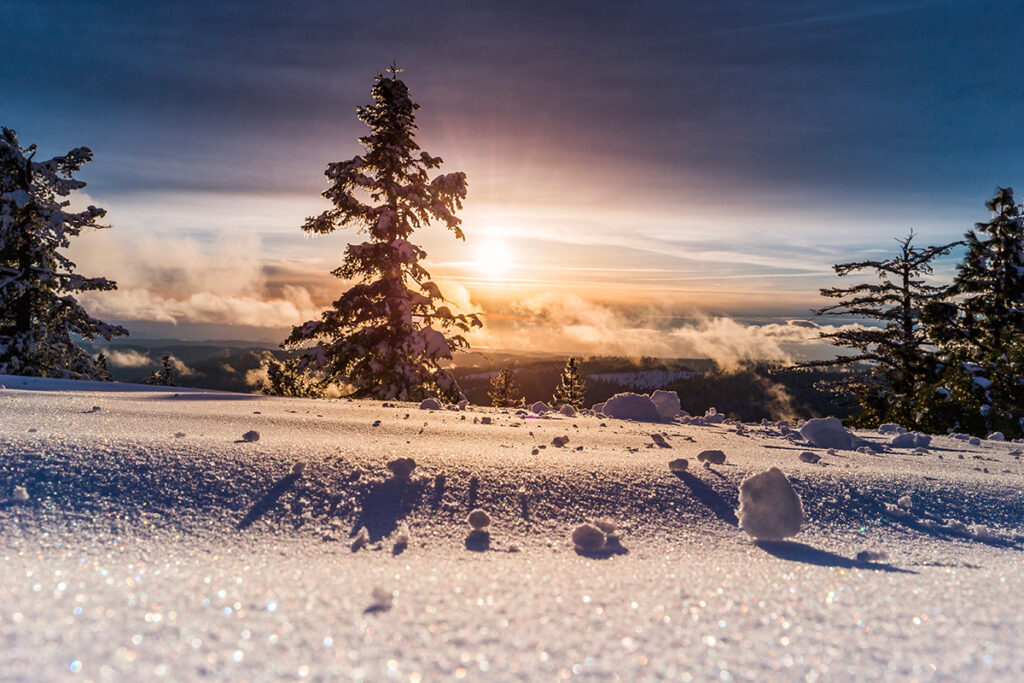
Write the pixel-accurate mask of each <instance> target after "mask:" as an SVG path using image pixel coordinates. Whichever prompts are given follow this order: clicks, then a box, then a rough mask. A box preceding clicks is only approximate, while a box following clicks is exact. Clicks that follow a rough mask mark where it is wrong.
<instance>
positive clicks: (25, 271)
mask: <svg viewBox="0 0 1024 683" xmlns="http://www.w3.org/2000/svg"><path fill="white" fill-rule="evenodd" d="M35 155H36V146H35V145H29V146H28V147H25V148H23V147H22V146H21V143H20V142H19V140H18V136H17V135H16V134H15V132H14V131H13V130H11V129H9V128H3V129H0V373H4V374H11V375H33V376H38V377H63V378H69V379H92V378H96V377H97V372H98V370H97V366H96V361H95V359H93V358H92V356H90V355H89V354H87V353H86V352H85V351H83V350H82V349H81V348H80V347H79V346H78V344H77V343H75V340H74V337H81V338H83V339H89V340H92V339H95V338H96V337H103V338H104V339H106V340H108V341H109V340H110V339H111V338H112V337H115V336H118V335H122V334H128V330H126V329H124V328H123V327H119V326H117V325H110V324H107V323H104V322H102V321H99V320H97V319H95V318H93V317H92V316H90V315H89V314H88V313H87V312H86V311H85V309H84V308H82V306H81V305H80V304H79V303H78V301H76V300H75V298H74V296H73V294H75V293H77V292H85V291H94V290H110V289H115V288H116V283H114V282H112V281H110V280H107V279H106V278H101V277H96V278H87V277H82V276H81V275H78V274H76V273H75V272H74V270H75V264H74V263H72V262H71V261H70V260H69V259H68V258H67V257H65V256H64V255H63V254H61V253H60V251H59V250H61V249H66V248H67V247H68V246H70V243H71V238H72V237H77V236H78V235H79V234H81V232H82V230H85V229H86V228H105V227H107V226H105V225H101V224H100V223H99V222H98V221H99V219H101V218H102V217H103V216H104V215H105V213H106V212H105V211H104V210H103V209H99V208H96V207H95V206H89V207H88V208H86V209H85V210H84V211H78V212H73V211H69V210H68V206H69V203H70V202H69V200H67V199H65V198H66V197H68V196H69V195H70V194H71V193H72V192H73V191H75V190H79V189H81V188H83V187H85V183H84V182H82V181H80V180H76V179H74V178H73V177H72V175H73V174H74V173H76V172H77V171H78V170H79V169H81V167H82V165H83V164H86V163H88V162H89V161H91V160H92V152H91V151H89V150H88V149H87V148H85V147H78V148H76V149H73V150H71V151H70V152H68V153H67V154H65V155H64V156H58V157H54V158H52V159H48V160H46V161H36V160H35Z"/></svg>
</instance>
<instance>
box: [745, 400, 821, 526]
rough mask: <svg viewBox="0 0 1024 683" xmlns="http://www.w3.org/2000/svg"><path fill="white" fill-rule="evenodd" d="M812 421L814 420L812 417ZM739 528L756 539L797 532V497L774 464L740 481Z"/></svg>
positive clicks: (799, 511)
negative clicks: (764, 470) (768, 468)
mask: <svg viewBox="0 0 1024 683" xmlns="http://www.w3.org/2000/svg"><path fill="white" fill-rule="evenodd" d="M837 421H838V420H837ZM812 422H813V420H812ZM736 515H737V517H739V520H740V528H741V529H743V530H744V531H746V532H747V533H748V534H750V535H751V536H753V537H754V538H758V539H765V540H773V539H781V538H786V537H787V536H792V535H794V534H796V533H797V532H798V531H800V524H801V522H803V519H804V509H803V505H801V503H800V496H798V495H797V493H796V491H794V490H793V487H792V486H791V485H790V483H789V480H788V479H786V475H785V474H783V473H782V471H781V470H780V469H778V468H776V467H773V468H771V469H770V470H768V471H767V472H762V473H761V474H755V475H754V476H752V477H748V478H746V479H744V480H743V483H742V484H740V507H739V510H737V511H736Z"/></svg>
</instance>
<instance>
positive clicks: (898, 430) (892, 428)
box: [878, 423, 907, 434]
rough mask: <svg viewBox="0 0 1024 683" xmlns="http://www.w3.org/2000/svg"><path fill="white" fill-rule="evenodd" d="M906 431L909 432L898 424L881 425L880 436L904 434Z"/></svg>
mask: <svg viewBox="0 0 1024 683" xmlns="http://www.w3.org/2000/svg"><path fill="white" fill-rule="evenodd" d="M906 431H907V430H906V429H904V428H903V427H900V426H899V425H898V424H893V423H887V424H884V425H879V426H878V433H879V434H903V433H905V432H906Z"/></svg>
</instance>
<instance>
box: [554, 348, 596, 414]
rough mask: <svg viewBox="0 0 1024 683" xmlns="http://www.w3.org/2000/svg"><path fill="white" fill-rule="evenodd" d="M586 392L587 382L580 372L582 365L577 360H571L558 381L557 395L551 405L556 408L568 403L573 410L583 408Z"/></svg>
mask: <svg viewBox="0 0 1024 683" xmlns="http://www.w3.org/2000/svg"><path fill="white" fill-rule="evenodd" d="M586 392H587V381H586V380H585V379H584V378H583V373H582V372H581V371H580V364H579V362H578V361H577V360H576V359H575V358H570V359H569V361H568V362H567V363H566V364H565V368H564V369H563V370H562V375H561V377H559V379H558V386H557V387H555V395H554V396H552V397H551V403H552V405H553V406H554V407H556V408H557V407H560V406H564V405H565V404H567V403H568V404H569V405H571V406H572V407H573V408H582V407H583V401H584V400H585V398H586Z"/></svg>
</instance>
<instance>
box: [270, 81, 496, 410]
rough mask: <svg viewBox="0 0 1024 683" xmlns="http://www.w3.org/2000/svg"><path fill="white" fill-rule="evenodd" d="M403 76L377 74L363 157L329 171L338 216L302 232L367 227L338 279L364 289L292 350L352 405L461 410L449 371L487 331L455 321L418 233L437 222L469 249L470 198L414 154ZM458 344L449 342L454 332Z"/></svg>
mask: <svg viewBox="0 0 1024 683" xmlns="http://www.w3.org/2000/svg"><path fill="white" fill-rule="evenodd" d="M399 71H400V69H398V68H397V67H395V66H392V67H391V68H390V69H388V72H389V73H390V74H391V75H390V77H388V76H384V75H383V74H378V75H377V78H376V82H375V83H374V86H373V90H372V95H373V103H372V104H369V105H366V106H364V107H360V108H359V109H358V110H357V113H358V117H359V120H360V121H362V122H363V123H365V124H366V125H367V126H368V127H369V129H370V132H369V134H367V135H365V136H363V137H362V138H360V139H359V141H360V142H361V143H362V145H363V146H364V147H365V148H366V151H365V153H364V154H361V155H358V156H355V157H353V158H352V159H349V160H347V161H341V162H337V163H332V164H329V165H328V167H327V171H326V176H327V178H328V179H329V180H330V187H329V188H328V189H327V190H326V191H325V192H324V197H326V198H327V199H329V200H330V201H331V203H332V204H333V207H332V208H330V209H328V210H327V211H325V212H323V213H322V214H320V215H319V216H316V217H312V218H309V219H307V220H306V223H305V225H303V226H302V229H303V230H304V231H305V232H307V233H312V234H327V233H331V232H334V231H335V230H337V229H339V228H343V227H350V226H355V227H360V228H361V229H363V230H365V231H366V232H367V233H368V236H369V239H368V240H367V241H365V242H362V243H360V244H350V245H348V247H347V249H346V252H345V259H344V262H343V263H342V265H341V266H340V267H339V268H337V269H336V270H334V271H333V274H334V275H335V276H337V277H338V278H341V279H345V280H356V284H354V285H353V286H352V287H350V288H349V289H348V290H347V291H345V292H344V293H343V294H342V295H341V297H339V298H338V299H337V300H336V301H335V302H334V303H333V304H332V306H331V308H329V309H328V310H326V311H325V312H324V313H323V315H322V316H321V318H320V319H319V320H312V321H309V322H307V323H305V324H304V325H301V326H299V327H296V328H294V329H293V330H292V333H291V335H290V336H289V337H288V339H286V340H285V342H284V346H285V347H286V348H306V347H308V345H309V344H312V346H311V347H308V348H306V350H305V353H304V355H303V358H302V361H301V367H302V369H303V370H305V371H307V372H313V373H315V374H316V375H317V376H318V377H319V381H320V382H322V383H331V382H333V383H336V384H340V385H348V386H350V387H351V388H352V395H353V396H357V397H374V398H380V399H399V400H415V399H420V398H423V397H426V396H431V395H436V396H438V397H440V398H443V399H446V400H450V401H454V400H456V399H457V398H458V397H459V395H460V391H459V387H458V383H457V382H456V381H455V377H454V376H453V375H452V374H451V372H449V371H448V370H447V369H445V368H443V367H442V364H443V363H444V361H446V360H449V359H451V358H452V354H453V353H454V352H455V351H458V350H460V349H463V348H465V347H467V346H468V343H467V342H466V339H465V337H463V336H462V334H460V332H467V331H469V330H470V329H471V328H473V327H479V326H480V324H481V323H480V320H479V318H478V317H477V316H476V315H465V314H455V313H453V312H452V310H451V309H450V308H449V307H448V306H446V305H442V304H443V303H444V301H445V300H444V297H443V296H442V294H441V290H440V288H439V287H438V286H437V284H436V283H434V282H433V281H431V279H430V274H429V273H428V272H427V271H426V269H424V267H423V266H422V265H421V264H420V261H422V260H423V259H424V258H425V257H426V252H424V251H423V249H422V248H421V247H419V246H417V245H416V244H414V243H412V242H411V241H409V240H410V237H411V235H412V233H413V231H414V230H415V229H417V228H420V227H422V226H424V225H426V224H428V223H431V222H437V223H440V224H441V225H443V226H444V227H445V228H447V229H449V230H451V231H452V232H453V233H454V234H455V237H456V238H457V239H465V237H464V235H463V232H462V228H461V227H460V224H461V222H462V221H461V219H460V218H458V217H457V216H456V215H455V211H456V210H457V209H461V208H462V200H463V199H464V198H465V197H466V175H465V174H464V173H461V172H457V173H447V174H442V175H436V176H434V177H433V178H431V177H430V175H429V172H430V171H431V170H432V169H436V168H438V167H440V165H441V163H442V160H441V158H440V157H435V156H431V155H430V154H428V153H427V152H424V151H421V150H420V148H419V145H417V144H416V141H415V139H414V134H415V131H416V128H417V127H416V123H415V113H416V110H417V109H418V108H419V105H417V104H416V103H414V102H413V101H412V99H411V98H410V97H409V90H408V88H407V87H406V85H405V83H404V82H402V81H401V80H399V79H398V73H399ZM449 331H450V332H453V334H450V335H446V334H445V333H446V332H449Z"/></svg>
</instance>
